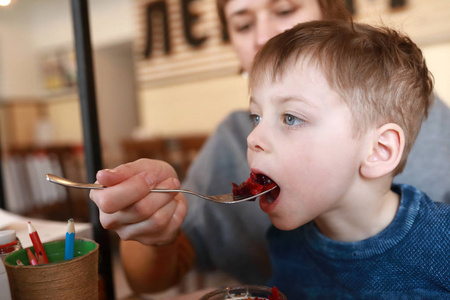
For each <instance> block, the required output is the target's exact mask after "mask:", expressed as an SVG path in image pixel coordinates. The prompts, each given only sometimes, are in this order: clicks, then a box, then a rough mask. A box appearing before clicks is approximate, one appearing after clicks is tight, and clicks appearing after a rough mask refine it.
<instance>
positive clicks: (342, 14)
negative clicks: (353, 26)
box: [216, 0, 352, 29]
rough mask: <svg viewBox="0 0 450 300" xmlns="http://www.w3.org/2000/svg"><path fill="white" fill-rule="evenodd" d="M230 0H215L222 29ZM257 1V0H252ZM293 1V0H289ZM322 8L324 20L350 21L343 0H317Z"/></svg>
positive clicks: (225, 24)
mask: <svg viewBox="0 0 450 300" xmlns="http://www.w3.org/2000/svg"><path fill="white" fill-rule="evenodd" d="M228 1H230V0H216V6H217V13H218V15H219V19H220V22H221V24H222V27H223V28H224V29H226V28H227V19H226V18H225V5H226V4H227V2H228ZM252 1H259V0H252ZM291 1H295V0H291ZM317 1H318V3H319V6H320V9H321V10H322V15H323V19H324V20H343V21H350V20H351V18H352V17H351V14H350V12H349V11H348V9H347V6H346V2H345V0H317Z"/></svg>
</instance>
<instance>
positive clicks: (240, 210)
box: [91, 0, 450, 292]
mask: <svg viewBox="0 0 450 300" xmlns="http://www.w3.org/2000/svg"><path fill="white" fill-rule="evenodd" d="M217 5H218V11H219V15H220V16H221V20H222V21H223V22H224V26H226V28H227V29H228V32H229V35H230V38H231V42H232V44H233V46H234V49H235V50H236V53H237V56H238V58H239V60H240V61H241V64H242V68H243V70H244V71H246V70H249V68H250V66H251V63H252V60H253V57H254V55H255V54H256V52H257V51H258V50H259V48H260V47H261V46H262V45H263V44H264V43H265V42H266V41H267V40H268V39H269V38H271V37H273V36H274V35H276V34H279V33H281V32H282V31H284V30H286V29H289V28H291V27H292V26H294V25H295V24H297V23H299V22H305V21H310V20H314V19H322V18H328V19H332V18H338V19H344V20H345V19H349V15H348V14H347V13H346V12H345V11H344V10H343V7H344V1H336V0H328V1H324V0H278V1H274V0H218V1H217ZM248 116H249V113H248V112H235V113H232V114H231V115H230V116H229V117H228V118H227V119H226V120H224V122H222V123H221V124H220V126H219V127H218V129H217V131H216V132H215V133H214V134H213V135H212V136H211V138H210V139H209V140H208V141H207V143H206V144H205V146H204V147H203V149H202V151H201V152H200V153H199V156H198V158H197V159H196V161H195V162H194V163H193V164H192V166H191V168H190V171H189V172H188V175H187V178H186V180H185V182H184V183H183V187H184V188H187V189H191V190H195V191H198V192H200V193H204V194H211V195H213V194H221V193H229V192H230V191H231V183H232V182H237V183H239V182H241V181H242V180H244V179H246V178H247V177H248V176H249V174H250V169H249V168H248V164H247V158H246V152H247V142H246V139H247V136H248V134H249V133H250V132H251V130H252V129H253V124H252V123H251V122H250V121H249V117H248ZM449 122H450V111H449V109H448V108H447V107H445V105H443V104H441V103H440V102H439V101H437V103H436V106H435V109H433V111H432V112H431V114H430V117H429V120H428V121H427V122H426V123H429V124H430V125H428V124H424V126H423V129H422V132H421V134H420V135H419V138H418V141H417V145H416V147H415V149H413V150H412V152H411V156H410V159H409V163H408V166H409V168H408V167H407V169H406V170H405V174H403V176H404V178H402V179H403V182H406V183H410V182H411V183H412V184H414V185H416V186H417V187H419V188H421V189H422V190H424V191H425V192H429V191H430V192H431V190H429V189H427V186H428V185H429V184H430V185H431V184H433V189H434V190H436V191H437V190H439V191H440V192H439V193H440V196H436V195H433V196H432V197H433V198H434V199H442V197H443V195H444V193H445V192H444V191H445V190H448V189H449V187H450V183H449V182H448V181H449V178H450V166H449V164H450V146H449V143H450V132H449V128H450V123H449ZM439 124H442V125H439ZM438 126H442V128H440V132H441V133H440V135H439V136H438V138H436V132H435V131H434V130H427V127H428V128H430V129H434V128H436V127H438ZM445 126H446V127H445ZM438 132H439V131H438ZM422 146H425V147H426V148H429V150H431V152H432V155H431V156H427V160H426V161H422V157H421V155H420V153H421V151H420V150H416V149H417V148H421V147H422ZM427 151H428V150H427ZM428 153H430V152H428ZM423 165H425V166H426V167H425V168H424V167H423ZM417 170H421V171H422V172H417ZM174 178H176V174H175V172H174V170H173V168H170V166H169V165H167V164H165V163H163V162H160V161H153V160H139V161H136V162H132V163H129V164H125V165H122V166H119V167H118V168H116V169H115V170H113V171H111V170H103V171H100V172H99V173H98V175H97V179H98V181H99V182H100V183H102V184H104V185H106V186H109V188H107V189H105V190H102V191H92V192H91V198H92V199H93V201H95V202H96V204H97V205H98V206H99V209H100V220H101V222H102V225H103V226H104V227H105V228H108V229H113V230H116V231H117V233H118V234H119V236H120V237H121V238H122V239H123V240H125V241H122V243H121V257H122V262H123V266H124V269H125V271H126V273H127V277H128V279H129V282H130V285H131V287H132V288H133V289H134V290H135V291H137V292H153V291H158V290H163V289H165V288H168V287H169V286H171V285H173V284H175V283H176V282H177V281H178V280H179V279H180V278H181V277H182V276H183V274H184V273H186V272H187V270H189V269H191V268H192V266H193V264H194V260H195V264H196V266H197V267H198V268H200V269H203V270H208V269H213V268H218V269H221V270H223V271H225V272H227V273H228V274H230V275H232V276H234V277H235V278H236V279H238V280H240V281H242V282H244V283H259V284H264V283H265V282H266V280H267V279H268V278H269V276H270V273H271V271H270V267H269V259H268V254H267V247H266V244H265V234H266V231H267V228H268V227H269V226H270V220H269V218H268V217H267V215H265V214H264V213H263V212H261V210H260V209H259V207H258V205H257V203H255V202H250V203H243V204H238V205H229V206H227V205H217V204H215V203H210V202H208V201H203V200H199V199H196V198H187V197H186V198H187V202H186V200H185V198H184V196H183V195H180V194H177V195H168V194H156V193H149V191H150V189H151V188H153V187H160V188H163V187H165V188H176V187H178V186H179V184H180V183H179V182H178V181H177V180H176V179H174ZM445 178H446V179H447V182H444V179H445ZM440 179H442V181H441V182H440V183H439V180H440ZM418 182H419V183H418ZM435 185H439V187H436V186H435ZM444 187H445V188H444ZM187 207H189V211H188V212H187ZM186 214H187V215H186ZM181 224H182V231H181V233H180V234H179V232H180V231H179V228H180V226H181Z"/></svg>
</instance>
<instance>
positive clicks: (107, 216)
mask: <svg viewBox="0 0 450 300" xmlns="http://www.w3.org/2000/svg"><path fill="white" fill-rule="evenodd" d="M97 181H98V183H100V184H102V185H104V186H106V187H107V188H105V189H103V190H91V192H90V198H91V199H92V200H93V201H94V202H95V204H96V205H97V206H98V208H99V210H100V222H101V224H102V226H103V227H104V228H106V229H112V230H115V231H116V232H117V234H118V235H119V236H120V238H121V239H123V240H135V241H138V242H140V243H142V244H144V245H159V244H166V243H170V242H172V241H173V240H174V239H175V238H176V236H177V234H178V232H179V229H180V226H181V223H182V222H183V220H184V218H185V217H186V213H187V203H186V199H185V198H184V196H183V195H182V194H181V193H152V192H150V190H152V189H154V188H161V189H176V188H179V187H180V181H179V180H178V178H177V174H176V172H175V170H174V169H173V168H172V167H171V166H170V165H169V164H168V163H165V162H163V161H159V160H151V159H140V160H137V161H134V162H131V163H127V164H124V165H120V166H118V167H117V168H115V169H114V170H101V171H99V172H98V173H97Z"/></svg>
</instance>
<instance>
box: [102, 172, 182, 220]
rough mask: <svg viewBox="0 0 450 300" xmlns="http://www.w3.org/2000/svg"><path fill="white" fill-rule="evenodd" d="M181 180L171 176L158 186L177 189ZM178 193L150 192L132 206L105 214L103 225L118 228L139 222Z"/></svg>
mask: <svg viewBox="0 0 450 300" xmlns="http://www.w3.org/2000/svg"><path fill="white" fill-rule="evenodd" d="M179 185H180V182H179V181H178V179H176V178H169V179H167V180H166V181H164V182H163V183H161V184H160V185H158V187H160V188H164V189H176V188H178V187H179ZM175 195H176V193H152V192H150V193H148V194H147V195H146V196H144V197H143V198H142V199H140V200H138V201H136V202H134V203H132V204H131V205H130V206H128V207H125V208H124V209H121V210H120V211H117V212H115V213H112V214H109V215H108V217H106V216H104V219H103V222H102V225H103V226H104V227H105V228H107V229H116V228H118V227H121V226H123V225H126V224H132V223H137V222H140V221H143V220H145V219H147V218H149V217H151V216H152V215H153V214H155V213H156V212H157V211H158V210H159V209H161V208H162V207H164V206H165V205H166V204H167V203H169V202H170V201H172V200H173V199H174V197H175Z"/></svg>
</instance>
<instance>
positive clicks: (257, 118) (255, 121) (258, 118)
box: [249, 115, 261, 126]
mask: <svg viewBox="0 0 450 300" xmlns="http://www.w3.org/2000/svg"><path fill="white" fill-rule="evenodd" d="M249 118H250V121H252V123H253V125H255V126H256V125H258V124H259V122H260V121H261V116H258V115H250V116H249Z"/></svg>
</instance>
